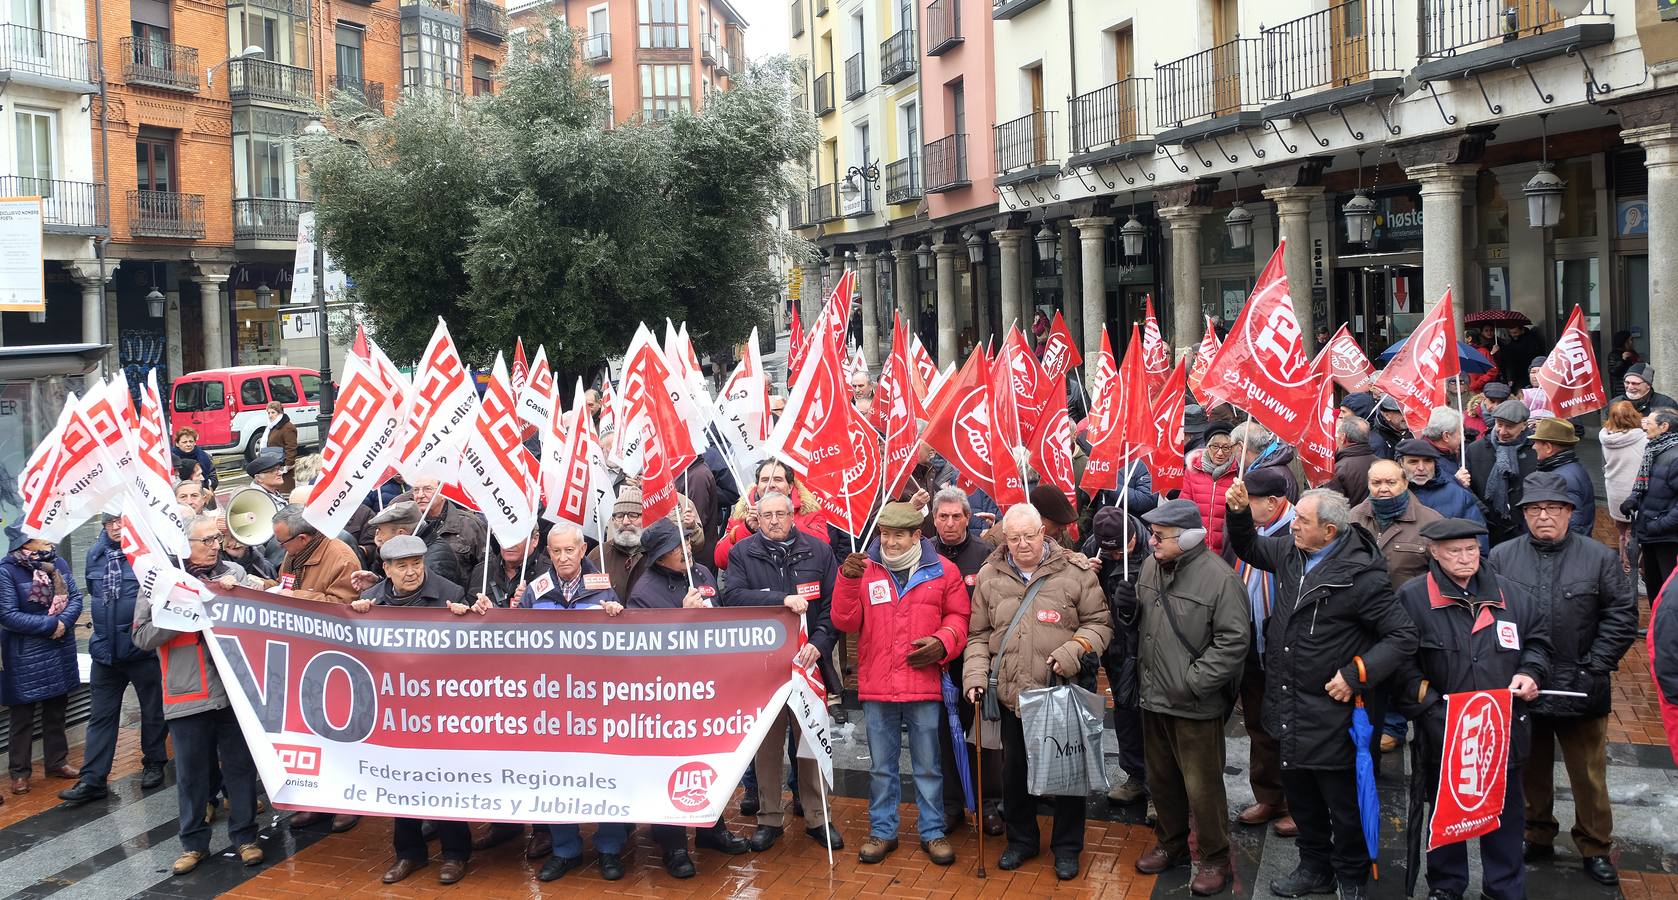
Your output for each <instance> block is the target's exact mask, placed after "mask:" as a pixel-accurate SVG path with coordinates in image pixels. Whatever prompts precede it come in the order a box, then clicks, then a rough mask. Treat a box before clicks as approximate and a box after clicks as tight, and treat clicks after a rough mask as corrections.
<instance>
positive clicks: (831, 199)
mask: <svg viewBox="0 0 1678 900" xmlns="http://www.w3.org/2000/svg"><path fill="white" fill-rule="evenodd" d="M807 196H808V198H809V199H808V200H807V201H806V202H805V207H804V209H805V215H806V218H805V222H806V223H807V224H810V225H820V224H822V223H823V222H831V221H833V220H834V219H837V218H839V185H837V184H818V185H816V186H815V187H813V188H810V190H809V192H808V194H807Z"/></svg>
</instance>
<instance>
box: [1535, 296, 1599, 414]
mask: <svg viewBox="0 0 1678 900" xmlns="http://www.w3.org/2000/svg"><path fill="white" fill-rule="evenodd" d="M1538 386H1539V387H1541V388H1543V389H1544V393H1545V395H1547V396H1548V397H1549V398H1550V408H1551V409H1553V410H1555V413H1556V415H1558V416H1561V417H1562V418H1564V419H1571V418H1573V417H1574V416H1582V415H1584V414H1585V413H1588V412H1592V411H1594V410H1598V409H1601V408H1603V407H1604V406H1607V405H1608V392H1607V391H1606V390H1604V389H1603V387H1602V370H1601V369H1600V368H1598V367H1597V364H1596V351H1595V350H1593V349H1592V348H1591V333H1590V332H1589V331H1588V330H1586V328H1585V313H1584V310H1581V309H1580V308H1579V305H1578V304H1577V303H1576V304H1574V305H1573V312H1572V314H1570V315H1569V316H1568V317H1567V325H1566V326H1564V327H1563V328H1562V330H1561V336H1560V337H1558V338H1557V339H1556V346H1555V348H1554V349H1552V350H1551V351H1550V355H1549V356H1546V357H1545V358H1544V367H1543V368H1542V369H1540V370H1539V372H1538Z"/></svg>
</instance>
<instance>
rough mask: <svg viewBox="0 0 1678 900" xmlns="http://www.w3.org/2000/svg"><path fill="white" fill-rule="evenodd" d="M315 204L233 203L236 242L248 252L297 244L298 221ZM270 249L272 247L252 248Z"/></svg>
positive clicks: (270, 200)
mask: <svg viewBox="0 0 1678 900" xmlns="http://www.w3.org/2000/svg"><path fill="white" fill-rule="evenodd" d="M313 205H314V204H312V203H309V202H307V201H304V200H282V199H277V198H268V197H241V198H236V199H234V201H233V240H234V242H235V243H238V244H244V245H246V248H247V249H272V246H271V245H273V244H288V245H289V244H295V243H297V217H298V216H300V215H302V214H303V213H306V212H308V211H309V209H310V208H311V207H312V206H313ZM263 244H266V245H269V247H266V248H265V247H262V246H255V247H252V246H250V245H263Z"/></svg>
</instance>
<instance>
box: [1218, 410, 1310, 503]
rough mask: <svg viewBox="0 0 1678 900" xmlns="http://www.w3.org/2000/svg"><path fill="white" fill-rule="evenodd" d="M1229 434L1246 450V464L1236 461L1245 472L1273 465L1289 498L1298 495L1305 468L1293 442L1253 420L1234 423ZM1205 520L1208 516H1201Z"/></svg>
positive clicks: (1292, 499)
mask: <svg viewBox="0 0 1678 900" xmlns="http://www.w3.org/2000/svg"><path fill="white" fill-rule="evenodd" d="M1229 437H1230V439H1231V440H1233V441H1235V443H1236V445H1237V446H1238V448H1239V449H1240V450H1241V452H1244V453H1245V454H1246V455H1245V456H1244V457H1242V459H1244V460H1245V462H1246V464H1245V465H1244V466H1242V465H1241V463H1240V461H1239V460H1238V461H1237V466H1238V467H1239V468H1241V470H1242V471H1243V473H1245V472H1251V471H1253V470H1255V469H1273V470H1275V471H1276V472H1277V473H1278V474H1280V475H1281V476H1282V478H1283V479H1285V482H1286V484H1287V495H1286V496H1287V498H1288V502H1290V503H1291V502H1293V501H1295V500H1298V499H1299V484H1300V481H1301V478H1300V474H1301V471H1302V470H1301V469H1300V464H1299V462H1298V461H1297V460H1298V452H1297V451H1295V450H1294V448H1293V445H1292V444H1289V443H1286V442H1284V441H1283V440H1281V439H1280V438H1278V437H1276V435H1275V433H1273V432H1272V431H1271V430H1270V429H1268V428H1266V427H1264V426H1263V425H1260V424H1259V423H1257V422H1253V421H1247V422H1243V423H1241V424H1240V425H1237V426H1235V429H1234V430H1233V431H1231V432H1230V433H1229ZM1202 521H1205V519H1204V518H1202Z"/></svg>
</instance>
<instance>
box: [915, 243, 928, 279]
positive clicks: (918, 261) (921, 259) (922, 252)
mask: <svg viewBox="0 0 1678 900" xmlns="http://www.w3.org/2000/svg"><path fill="white" fill-rule="evenodd" d="M915 265H917V266H919V267H920V270H921V271H922V272H925V271H927V270H928V269H931V268H932V241H931V240H929V239H924V238H923V239H922V240H921V245H920V247H918V248H916V249H915Z"/></svg>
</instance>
